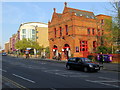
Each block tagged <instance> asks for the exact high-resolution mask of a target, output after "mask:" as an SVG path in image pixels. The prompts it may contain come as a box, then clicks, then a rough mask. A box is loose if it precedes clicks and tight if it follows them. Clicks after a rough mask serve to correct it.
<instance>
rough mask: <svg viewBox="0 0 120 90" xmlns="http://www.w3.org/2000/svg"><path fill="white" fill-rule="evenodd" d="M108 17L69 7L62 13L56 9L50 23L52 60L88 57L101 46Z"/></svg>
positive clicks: (65, 7)
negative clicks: (55, 58)
mask: <svg viewBox="0 0 120 90" xmlns="http://www.w3.org/2000/svg"><path fill="white" fill-rule="evenodd" d="M106 18H107V19H111V17H110V16H107V15H102V14H100V15H97V16H95V15H94V13H93V12H90V11H84V10H79V9H74V8H69V7H67V3H65V6H64V10H63V12H62V13H57V12H56V9H55V8H54V12H53V15H52V19H51V21H49V22H48V33H49V34H48V35H49V36H48V37H49V44H50V58H53V57H55V56H57V57H58V56H59V55H60V56H61V58H62V60H65V59H67V58H69V57H71V56H74V57H87V55H88V54H89V53H94V52H95V51H96V47H98V46H99V45H100V44H101V39H100V36H101V35H103V34H104V32H105V30H104V28H103V27H102V26H103V25H104V23H105V21H104V19H106Z"/></svg>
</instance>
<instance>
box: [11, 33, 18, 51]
mask: <svg viewBox="0 0 120 90" xmlns="http://www.w3.org/2000/svg"><path fill="white" fill-rule="evenodd" d="M17 36H18V35H17V34H13V35H12V37H10V39H9V52H13V51H16V49H15V43H16V41H17V38H18V37H17Z"/></svg>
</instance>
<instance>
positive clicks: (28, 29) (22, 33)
mask: <svg viewBox="0 0 120 90" xmlns="http://www.w3.org/2000/svg"><path fill="white" fill-rule="evenodd" d="M38 27H46V28H47V27H48V25H47V24H45V23H41V22H28V23H23V24H21V25H20V28H19V30H18V31H19V39H20V40H22V39H23V38H26V39H28V38H29V39H31V40H34V41H36V39H37V38H36V33H37V32H36V31H37V30H36V29H37V28H38Z"/></svg>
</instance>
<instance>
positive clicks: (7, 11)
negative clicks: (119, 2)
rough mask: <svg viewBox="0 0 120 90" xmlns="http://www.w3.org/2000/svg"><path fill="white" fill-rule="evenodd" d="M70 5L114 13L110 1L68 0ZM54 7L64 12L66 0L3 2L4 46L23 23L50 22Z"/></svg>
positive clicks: (81, 8)
mask: <svg viewBox="0 0 120 90" xmlns="http://www.w3.org/2000/svg"><path fill="white" fill-rule="evenodd" d="M67 6H68V7H71V8H76V9H80V10H86V11H92V12H94V14H95V15H98V14H105V15H112V14H111V12H110V11H109V9H110V10H111V9H112V6H111V5H110V3H109V2H68V5H67ZM53 8H56V9H57V12H58V13H62V11H63V8H64V2H3V3H2V41H3V42H2V47H4V43H5V42H7V41H9V38H10V37H11V36H12V35H13V34H14V33H16V32H17V30H18V28H19V26H20V24H21V23H25V22H43V23H48V21H49V20H51V18H52V13H53Z"/></svg>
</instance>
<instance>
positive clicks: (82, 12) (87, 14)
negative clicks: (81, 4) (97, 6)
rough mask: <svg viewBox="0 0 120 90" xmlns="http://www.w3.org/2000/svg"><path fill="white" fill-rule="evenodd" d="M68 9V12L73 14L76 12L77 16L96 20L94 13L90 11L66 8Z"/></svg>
mask: <svg viewBox="0 0 120 90" xmlns="http://www.w3.org/2000/svg"><path fill="white" fill-rule="evenodd" d="M65 8H67V10H68V12H70V13H72V12H75V14H76V16H85V17H87V18H94V17H95V15H94V13H93V12H90V11H85V10H79V9H74V8H70V7H65Z"/></svg>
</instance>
